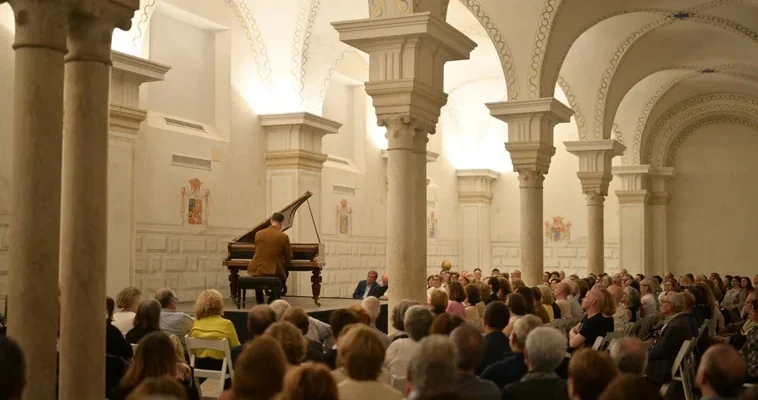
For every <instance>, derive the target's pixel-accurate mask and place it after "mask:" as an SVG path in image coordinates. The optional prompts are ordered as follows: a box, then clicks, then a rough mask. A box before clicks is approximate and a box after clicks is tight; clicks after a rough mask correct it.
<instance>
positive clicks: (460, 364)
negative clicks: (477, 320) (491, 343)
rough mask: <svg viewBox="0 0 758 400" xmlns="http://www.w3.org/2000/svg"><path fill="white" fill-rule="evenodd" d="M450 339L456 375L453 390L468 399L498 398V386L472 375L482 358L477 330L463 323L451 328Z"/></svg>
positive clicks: (496, 399)
mask: <svg viewBox="0 0 758 400" xmlns="http://www.w3.org/2000/svg"><path fill="white" fill-rule="evenodd" d="M450 341H451V342H453V346H455V351H454V352H453V361H454V362H455V368H456V370H457V375H458V378H457V380H456V382H455V387H454V390H455V392H456V393H458V394H460V395H462V396H465V398H467V399H470V400H499V399H500V390H499V389H498V387H497V386H495V384H494V383H492V382H490V381H486V380H482V379H479V378H478V377H477V376H476V375H474V369H476V367H477V366H478V365H479V363H480V362H481V361H482V358H484V342H483V340H482V334H481V333H479V330H478V329H476V327H473V326H471V325H469V324H463V325H461V326H459V327H457V328H455V329H454V330H453V332H452V333H451V334H450Z"/></svg>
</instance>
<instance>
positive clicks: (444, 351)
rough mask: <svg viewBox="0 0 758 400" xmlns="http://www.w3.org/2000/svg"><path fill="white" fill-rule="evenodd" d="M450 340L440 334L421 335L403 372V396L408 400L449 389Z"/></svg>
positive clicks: (451, 384) (452, 381)
mask: <svg viewBox="0 0 758 400" xmlns="http://www.w3.org/2000/svg"><path fill="white" fill-rule="evenodd" d="M454 352H455V347H454V346H453V343H452V342H451V341H450V340H449V339H448V338H446V337H444V336H441V335H432V336H428V337H426V338H424V339H423V340H422V341H421V343H420V345H419V347H418V349H416V351H415V352H414V353H413V354H412V355H411V360H410V362H409V363H408V373H407V375H406V393H405V394H406V397H407V398H408V399H409V400H413V399H418V398H434V397H427V396H436V395H438V394H441V393H447V392H452V391H453V387H454V385H455V363H454V362H453V357H451V355H452V354H454Z"/></svg>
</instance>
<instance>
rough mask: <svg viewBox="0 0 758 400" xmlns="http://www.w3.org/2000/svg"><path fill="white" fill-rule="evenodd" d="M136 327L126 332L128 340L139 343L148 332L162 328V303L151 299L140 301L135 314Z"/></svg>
mask: <svg viewBox="0 0 758 400" xmlns="http://www.w3.org/2000/svg"><path fill="white" fill-rule="evenodd" d="M133 323H134V327H133V328H132V329H130V330H129V332H127V333H126V336H125V337H126V341H127V342H129V343H132V344H137V343H139V341H140V340H141V339H142V338H143V337H145V336H146V335H147V334H148V333H151V332H159V331H160V330H161V303H159V302H158V300H155V299H150V300H145V301H143V302H142V303H140V305H139V308H138V309H137V314H135V316H134V322H133Z"/></svg>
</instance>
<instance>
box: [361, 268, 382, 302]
mask: <svg viewBox="0 0 758 400" xmlns="http://www.w3.org/2000/svg"><path fill="white" fill-rule="evenodd" d="M378 277H379V274H378V273H377V272H376V271H374V270H371V271H369V272H368V276H367V277H366V279H365V280H363V281H360V282H358V286H356V287H355V291H354V292H353V298H354V299H365V298H366V297H369V296H373V297H382V295H384V291H382V286H381V285H379V283H377V282H376V278H378Z"/></svg>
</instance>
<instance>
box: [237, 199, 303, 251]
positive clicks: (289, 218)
mask: <svg viewBox="0 0 758 400" xmlns="http://www.w3.org/2000/svg"><path fill="white" fill-rule="evenodd" d="M311 196H313V193H311V192H305V194H303V195H302V196H300V197H299V198H298V199H297V200H295V201H293V202H292V203H291V204H290V205H288V206H287V207H284V208H283V209H281V210H279V212H280V213H282V214H284V222H282V232H284V231H286V230H287V229H289V228H291V227H292V222H293V221H294V220H295V213H296V212H297V209H298V208H299V207H300V206H301V205H303V203H305V202H306V201H307V200H308V198H310V197H311ZM270 219H271V216H270V215H269V216H267V217H266V219H265V220H264V221H263V222H261V223H260V224H258V226H256V227H255V228H253V229H252V230H251V231H248V232H247V233H245V234H244V235H242V236H240V237H238V238H236V239H234V240H233V241H232V242H248V243H253V242H255V234H256V233H258V231H260V230H261V229H266V228H268V227H269V226H271V221H270Z"/></svg>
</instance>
